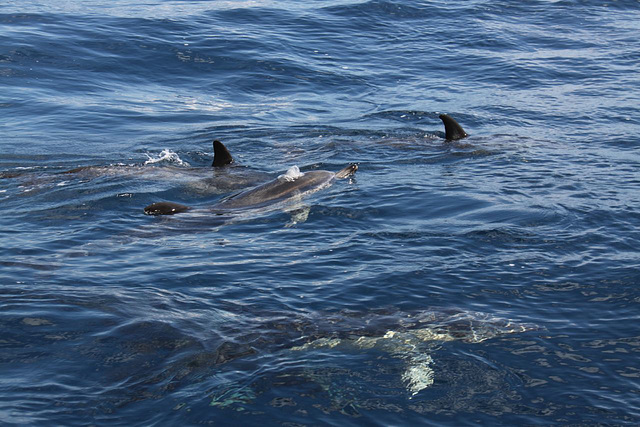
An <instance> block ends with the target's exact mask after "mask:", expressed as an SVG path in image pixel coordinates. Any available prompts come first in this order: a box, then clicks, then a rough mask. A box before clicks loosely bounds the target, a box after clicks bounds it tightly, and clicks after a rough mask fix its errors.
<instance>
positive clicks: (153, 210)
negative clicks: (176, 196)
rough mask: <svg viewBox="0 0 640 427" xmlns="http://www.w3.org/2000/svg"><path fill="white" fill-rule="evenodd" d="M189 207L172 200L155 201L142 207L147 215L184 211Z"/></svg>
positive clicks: (171, 213)
mask: <svg viewBox="0 0 640 427" xmlns="http://www.w3.org/2000/svg"><path fill="white" fill-rule="evenodd" d="M189 209H191V208H190V207H189V206H185V205H181V204H180V203H173V202H157V203H153V204H151V205H149V206H147V207H146V208H144V213H145V214H147V215H173V214H177V213H181V212H186V211H188V210H189Z"/></svg>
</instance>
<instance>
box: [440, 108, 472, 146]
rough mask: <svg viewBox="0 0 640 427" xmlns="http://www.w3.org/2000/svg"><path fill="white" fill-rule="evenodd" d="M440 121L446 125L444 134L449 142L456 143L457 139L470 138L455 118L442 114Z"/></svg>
mask: <svg viewBox="0 0 640 427" xmlns="http://www.w3.org/2000/svg"><path fill="white" fill-rule="evenodd" d="M440 120H442V123H443V124H444V134H445V139H446V140H447V141H455V140H456V139H462V138H466V137H467V136H469V135H468V134H467V133H466V132H465V131H464V129H462V126H460V125H459V124H458V122H456V121H455V119H454V118H453V117H451V116H450V115H448V114H440Z"/></svg>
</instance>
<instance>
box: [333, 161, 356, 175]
mask: <svg viewBox="0 0 640 427" xmlns="http://www.w3.org/2000/svg"><path fill="white" fill-rule="evenodd" d="M357 170H358V165H356V164H355V163H351V164H350V165H349V166H347V167H346V168H344V169H342V170H340V171H338V172H336V178H338V179H344V178H348V177H350V176H351V175H353V174H355V173H356V171H357Z"/></svg>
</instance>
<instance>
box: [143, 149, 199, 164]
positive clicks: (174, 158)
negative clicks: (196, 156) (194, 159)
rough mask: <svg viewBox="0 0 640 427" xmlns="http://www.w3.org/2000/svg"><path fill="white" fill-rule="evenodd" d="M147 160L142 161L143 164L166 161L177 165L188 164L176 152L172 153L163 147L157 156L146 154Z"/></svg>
mask: <svg viewBox="0 0 640 427" xmlns="http://www.w3.org/2000/svg"><path fill="white" fill-rule="evenodd" d="M147 158H148V160H147V161H146V162H144V164H145V165H151V164H154V163H160V162H167V163H175V164H177V165H179V166H189V163H187V162H185V161H183V160H182V159H181V158H180V156H178V154H177V153H174V152H173V151H171V150H167V149H164V150H162V151H161V152H160V154H158V156H155V157H154V156H150V155H149V154H147Z"/></svg>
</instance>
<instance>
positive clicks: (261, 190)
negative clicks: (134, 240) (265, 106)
mask: <svg viewBox="0 0 640 427" xmlns="http://www.w3.org/2000/svg"><path fill="white" fill-rule="evenodd" d="M357 170H358V165H356V164H355V163H352V164H350V165H349V166H347V167H345V168H343V169H341V170H340V171H338V172H335V173H334V172H330V171H326V170H318V171H310V172H300V169H298V167H297V166H293V167H291V168H289V170H288V171H287V172H286V173H285V174H283V175H280V176H278V177H277V178H276V179H274V180H271V181H268V182H266V183H264V184H262V185H259V186H257V187H254V188H252V189H249V190H246V191H242V192H240V193H237V194H234V195H233V196H231V197H228V198H226V199H224V200H222V201H221V202H219V203H216V204H215V205H213V206H211V207H210V208H208V210H209V211H211V212H213V213H216V214H221V215H222V214H228V213H239V212H242V211H247V210H253V209H259V208H266V207H271V206H276V205H281V204H284V203H286V202H288V201H290V200H292V199H296V198H302V197H304V196H307V195H309V194H312V193H315V192H316V191H319V190H322V189H324V188H326V187H328V186H330V185H331V184H332V183H333V181H334V180H336V179H344V178H348V177H350V176H352V175H353V174H354V173H355V172H356V171H357ZM191 209H192V208H191V207H189V206H185V205H182V204H180V203H174V202H156V203H153V204H151V205H149V206H147V207H146V208H144V213H145V214H147V215H173V214H177V213H182V212H186V211H189V210H191Z"/></svg>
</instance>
